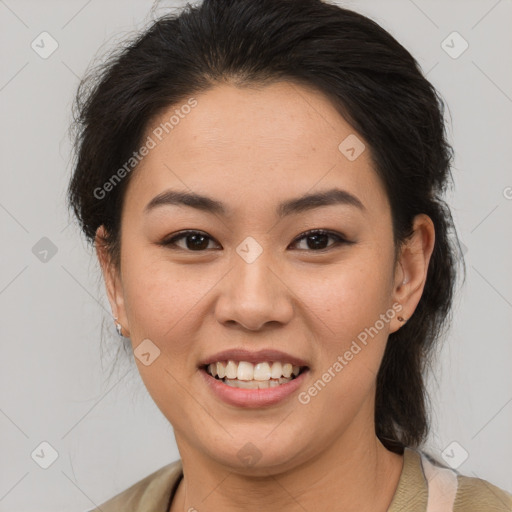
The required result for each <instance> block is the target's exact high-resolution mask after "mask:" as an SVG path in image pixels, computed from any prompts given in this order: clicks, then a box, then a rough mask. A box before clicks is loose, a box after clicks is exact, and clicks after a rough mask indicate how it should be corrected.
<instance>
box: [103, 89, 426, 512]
mask: <svg viewBox="0 0 512 512" xmlns="http://www.w3.org/2000/svg"><path fill="white" fill-rule="evenodd" d="M196 99H197V101H198V105H197V107H195V108H194V109H192V111H191V112H190V113H189V114H188V115H186V116H184V118H183V119H181V120H180V122H179V124H178V125H176V126H175V128H174V129H173V130H172V132H170V133H169V134H168V135H167V136H165V137H164V138H163V139H162V141H161V142H159V143H158V144H157V146H156V147H155V148H154V149H152V150H151V151H150V152H149V154H148V155H147V156H146V157H145V158H144V159H143V161H142V162H141V164H140V165H139V167H138V168H137V169H136V171H134V175H133V176H132V178H131V181H130V183H129V185H128V187H127V190H126V196H125V202H124V204H123V210H122V228H121V240H122V249H121V265H120V268H116V267H115V266H114V265H113V264H111V262H110V260H109V258H108V254H107V252H106V250H105V249H104V247H103V245H102V243H101V242H102V237H103V236H104V234H105V232H104V228H103V227H100V228H99V229H98V231H97V237H96V248H97V255H98V258H99V261H100V264H101V267H102V271H103V276H104V279H105V285H106V289H107V293H108V298H109V301H110V304H111V307H112V311H113V313H114V316H117V317H118V318H119V322H120V323H121V325H122V327H123V333H124V335H125V336H129V337H130V338H131V340H132V344H133V348H134V349H135V348H136V347H137V346H138V345H139V344H140V343H141V341H142V340H144V339H146V338H149V339H150V340H151V341H152V342H153V343H154V344H155V345H156V346H158V347H159V349H160V350H161V354H160V357H158V358H157V359H155V361H154V362H153V363H152V364H150V365H149V366H145V365H143V364H142V363H141V362H140V361H139V359H138V358H135V361H136V363H137V366H138V369H139V371H140V374H141V377H142V379H143V381H144V383H145V385H146V386H147V389H148V391H149V393H150V394H151V396H152V397H153V399H154V401H155V403H156V404H157V406H158V407H159V408H160V410H161V411H162V413H163V414H164V415H165V417H166V418H167V419H168V420H169V422H170V423H171V424H172V426H173V428H174V432H175V437H176V442H177V446H178V449H179V452H180V456H181V459H182V462H183V468H184V479H183V481H182V482H181V484H180V486H179V488H178V491H177V495H176V497H175V499H174V500H173V503H172V506H171V510H172V512H176V511H186V510H189V509H190V508H191V507H194V509H196V510H197V511H199V512H203V511H205V512H206V511H216V510H223V511H225V512H229V511H235V510H241V509H243V510H245V511H248V512H251V511H260V510H282V511H285V512H288V511H290V512H291V511H299V510H300V511H303V510H309V511H312V510H334V511H338V510H339V511H341V510H343V511H345V512H346V511H359V512H361V511H374V512H375V511H385V510H387V508H388V506H389V504H390V502H391V500H392V497H393V494H394V492H395V490H396V487H397V484H398V480H399V477H400V472H401V469H402V464H403V457H402V456H400V455H397V454H394V453H392V452H390V451H388V450H387V449H386V448H385V447H384V446H383V445H382V444H381V443H380V441H379V440H378V439H377V437H376V435H375V428H374V416H373V414H374V412H373V411H374V403H375V381H376V375H377V371H378V368H379V365H380V362H381V360H382V356H383V352H384V349H385V345H386V341H387V338H388V336H389V334H390V333H391V332H394V331H396V330H397V329H399V328H400V327H401V326H402V325H403V323H402V322H400V321H398V319H397V315H395V316H394V318H393V319H392V320H390V321H389V322H388V323H385V326H384V328H382V329H381V330H380V331H379V333H378V335H376V336H375V337H374V338H373V339H371V341H370V342H369V343H368V344H367V346H365V347H364V349H363V350H361V351H360V352H359V353H358V354H357V355H356V356H354V358H353V359H352V360H351V361H350V362H349V364H348V365H347V366H346V367H344V368H343V371H341V372H339V373H338V374H337V375H336V377H335V378H333V379H332V380H331V381H330V382H329V383H328V384H327V385H326V386H325V388H324V389H322V391H321V392H320V393H318V394H317V396H315V397H313V398H311V401H310V402H309V403H308V404H307V405H303V404H301V403H299V401H298V400H297V394H298V392H300V391H304V390H307V388H308V387H309V386H311V385H312V384H313V383H314V382H315V381H316V380H318V379H319V378H321V376H322V374H323V373H324V372H325V371H326V370H327V369H328V368H329V367H331V366H332V365H333V363H334V362H335V361H336V359H337V357H338V355H341V354H343V353H344V352H345V351H346V350H347V349H348V348H349V347H350V344H351V343H352V341H353V340H355V339H356V338H357V335H358V334H359V333H360V332H361V331H363V330H364V329H365V328H367V327H370V326H373V325H374V324H375V322H376V320H378V319H379V315H381V314H383V313H385V312H386V311H388V310H390V309H391V310H392V306H393V304H395V305H396V304H397V303H399V304H401V306H402V308H403V309H402V310H401V312H400V315H402V316H403V317H404V318H406V319H407V318H410V316H411V315H412V314H413V312H414V310H415V308H416V306H417V304H418V302H419V300H420V297H421V294H422V291H423V288H424V284H425V279H426V273H427V269H428V263H429V260H430V256H431V253H432V249H433V244H434V227H433V224H432V221H431V220H430V218H429V217H427V216H426V215H419V216H418V217H416V219H415V222H414V234H413V236H412V237H411V238H410V239H409V240H408V242H407V244H406V245H405V246H403V248H402V249H401V252H400V254H399V259H398V260H395V258H394V245H393V237H392V224H391V212H390V206H389V203H388V199H387V196H386V193H385V191H384V188H383V185H382V183H381V182H380V180H379V177H378V175H377V174H376V172H375V170H374V168H373V163H372V161H371V158H370V152H369V151H368V149H367V150H366V151H364V152H363V153H362V154H361V155H360V156H359V157H358V158H357V159H356V160H355V161H349V160H348V159H347V158H346V157H345V156H344V155H343V154H342V153H341V152H340V151H339V150H338V145H339V144H340V143H341V141H343V140H344V139H345V138H346V137H347V136H348V135H351V134H355V133H356V132H355V131H354V129H353V128H352V127H351V126H350V125H349V124H347V122H346V121H345V120H344V119H343V118H342V117H341V116H340V115H339V114H338V112H337V111H336V110H335V109H334V107H333V106H332V104H331V103H330V102H329V101H328V99H327V98H325V97H324V96H323V95H322V94H320V93H319V92H317V91H315V90H311V89H308V88H306V87H304V86H299V85H297V84H292V83H289V82H280V83H274V84H272V85H267V86H265V87H261V88H258V89H256V88H237V87H235V86H233V85H227V84H222V85H219V86H216V87H215V88H213V89H211V90H209V91H208V92H206V93H203V94H201V95H198V96H197V97H196ZM175 108H176V106H172V107H171V108H169V111H168V112H165V113H163V115H162V116H161V118H159V119H155V120H154V122H153V123H152V124H151V126H150V127H149V129H148V134H150V133H151V129H153V128H154V127H155V126H157V125H158V124H159V123H160V122H162V121H164V120H167V119H169V116H170V115H171V113H172V112H173V111H174V109H175ZM356 135H357V134H356ZM359 139H360V140H362V137H361V136H359ZM365 144H366V147H367V148H368V147H369V146H368V144H367V143H366V142H365ZM332 187H337V188H341V189H344V190H346V191H349V192H350V193H351V194H353V195H355V196H357V197H358V198H359V200H360V201H361V202H362V203H363V205H364V207H365V209H364V211H363V210H360V209H358V208H356V207H354V206H350V205H330V206H322V207H319V208H316V209H313V210H309V211H305V212H302V213H299V214H294V215H291V216H289V217H285V218H283V219H278V218H277V217H276V214H275V208H276V205H277V204H279V203H280V202H282V201H284V200H287V199H291V198H296V197H299V196H301V195H303V194H306V193H311V192H318V191H320V190H326V189H330V188H332ZM168 188H172V189H177V190H180V191H193V192H196V193H200V194H204V195H208V196H210V197H212V198H214V199H217V200H219V201H222V202H223V203H224V204H225V205H226V207H227V208H228V209H229V211H230V214H229V215H227V216H220V215H215V214H212V213H208V212H204V211H200V210H196V209H194V208H191V207H188V206H176V205H165V206H161V207H159V208H156V209H155V210H153V211H151V212H150V213H149V214H145V213H144V211H143V210H144V207H145V205H146V204H147V203H148V202H149V201H150V200H151V199H152V198H153V197H155V196H156V195H158V194H159V193H161V192H162V191H164V190H166V189H168ZM185 229H193V230H198V231H200V232H202V233H203V234H206V235H207V236H209V237H210V238H209V239H207V240H210V243H209V244H208V246H207V248H206V249H203V250H202V252H200V251H193V250H191V249H187V245H186V242H187V240H186V238H182V239H181V240H180V241H178V242H176V243H177V244H178V247H176V248H174V249H173V248H172V247H171V246H168V247H164V246H161V245H158V244H159V242H161V241H163V240H164V239H169V235H171V234H173V233H177V232H179V231H182V230H185ZM309 229H326V230H330V231H333V232H336V233H339V234H340V235H344V236H345V237H346V238H347V239H348V240H349V241H353V242H354V243H353V244H350V245H349V244H340V245H336V244H335V239H332V238H327V239H325V242H324V245H323V246H321V248H324V247H326V249H325V250H323V251H322V252H320V251H319V250H318V249H315V246H314V244H311V243H310V244H309V245H308V239H307V237H306V238H302V239H300V240H298V241H297V239H298V238H299V236H300V235H302V234H303V233H304V232H305V231H307V230H309ZM247 236H251V237H253V238H254V239H255V240H257V242H258V243H259V244H260V246H261V248H262V249H263V252H262V254H261V255H260V256H259V257H258V258H257V259H256V260H255V261H254V262H253V263H251V264H248V263H247V262H246V261H245V260H244V259H242V258H241V257H240V256H239V255H238V254H237V252H236V248H237V246H238V245H239V244H240V243H241V242H242V241H243V240H244V239H245V238H246V237H247ZM189 242H190V239H189ZM205 245H206V244H205ZM190 246H191V245H190V244H189V246H188V247H190ZM327 246H328V247H327ZM192 247H193V244H192ZM229 348H245V349H248V350H258V349H262V348H277V349H280V350H282V351H285V352H288V353H290V354H293V355H296V356H298V357H301V358H303V359H305V360H306V361H308V365H309V367H310V372H309V374H308V375H307V380H306V382H305V384H304V385H303V386H302V387H301V388H300V389H299V391H298V392H296V393H294V394H293V395H291V396H290V397H288V398H286V399H285V400H283V401H282V402H280V403H278V404H276V405H273V406H269V407H265V408H257V409H243V408H240V407H235V406H232V405H228V404H226V403H224V402H223V401H221V400H219V399H217V398H216V397H215V396H214V395H213V394H212V392H211V391H210V390H209V389H208V387H207V386H206V385H205V384H204V382H203V379H202V377H201V375H200V374H199V370H198V368H197V365H198V363H199V361H200V360H201V359H202V358H204V357H206V356H209V355H212V354H214V353H216V352H217V351H221V350H225V349H229ZM247 442H251V443H252V444H254V445H255V446H256V447H257V450H258V451H259V454H260V457H261V458H260V460H259V461H258V463H257V464H255V465H253V466H248V465H247V464H246V463H244V461H243V460H241V459H240V458H239V457H238V456H237V453H238V451H239V450H240V449H241V448H242V447H243V446H244V445H245V444H246V443H247Z"/></svg>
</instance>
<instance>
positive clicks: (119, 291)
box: [94, 225, 130, 338]
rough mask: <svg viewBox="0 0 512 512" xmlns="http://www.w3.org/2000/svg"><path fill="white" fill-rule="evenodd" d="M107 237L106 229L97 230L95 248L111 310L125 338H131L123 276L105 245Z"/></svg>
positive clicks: (102, 227) (101, 227)
mask: <svg viewBox="0 0 512 512" xmlns="http://www.w3.org/2000/svg"><path fill="white" fill-rule="evenodd" d="M106 236H107V232H106V230H105V227H104V226H103V225H101V226H100V227H99V228H98V229H97V230H96V236H95V238H94V247H95V249H96V255H97V257H98V261H99V263H100V266H101V272H102V274H103V280H104V282H105V288H106V291H107V297H108V301H109V302H110V308H111V309H112V314H113V316H114V317H116V318H117V321H118V322H119V323H120V324H121V326H122V328H123V336H125V337H127V338H129V337H130V330H129V324H128V320H127V317H126V309H125V305H124V295H123V286H122V281H121V276H120V274H119V269H118V268H117V267H116V266H115V265H114V263H113V262H112V261H111V256H110V254H109V252H108V250H107V246H106V243H105V241H106Z"/></svg>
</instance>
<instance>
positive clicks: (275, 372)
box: [270, 361, 283, 379]
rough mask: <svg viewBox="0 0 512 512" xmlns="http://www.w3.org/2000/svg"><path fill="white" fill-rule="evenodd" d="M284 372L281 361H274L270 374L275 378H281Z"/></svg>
mask: <svg viewBox="0 0 512 512" xmlns="http://www.w3.org/2000/svg"><path fill="white" fill-rule="evenodd" d="M282 374H283V367H282V366H281V363H280V362H279V361H274V362H273V363H272V370H271V374H270V376H271V377H272V378H273V379H279V377H281V375H282Z"/></svg>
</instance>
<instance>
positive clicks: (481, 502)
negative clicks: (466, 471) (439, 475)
mask: <svg viewBox="0 0 512 512" xmlns="http://www.w3.org/2000/svg"><path fill="white" fill-rule="evenodd" d="M457 481H458V486H457V495H456V498H455V503H454V507H453V510H454V512H494V511H496V512H498V511H499V512H502V511H503V512H511V511H512V495H511V494H509V493H508V492H506V491H504V490H502V489H500V488H499V487H496V486H495V485H493V484H491V483H489V482H487V481H486V480H482V479H480V478H473V477H469V476H463V475H459V476H458V477H457Z"/></svg>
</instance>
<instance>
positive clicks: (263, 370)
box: [253, 363, 270, 380]
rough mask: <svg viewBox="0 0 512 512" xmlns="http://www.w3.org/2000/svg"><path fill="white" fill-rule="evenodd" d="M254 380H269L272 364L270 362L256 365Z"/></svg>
mask: <svg viewBox="0 0 512 512" xmlns="http://www.w3.org/2000/svg"><path fill="white" fill-rule="evenodd" d="M253 378H254V380H269V379H270V365H269V364H268V363H258V364H257V365H256V366H255V367H254V377H253Z"/></svg>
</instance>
